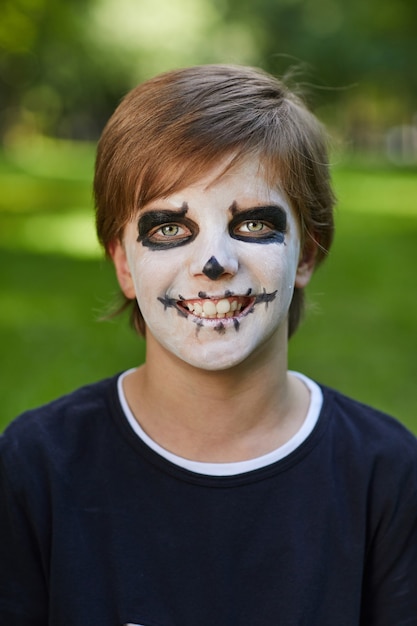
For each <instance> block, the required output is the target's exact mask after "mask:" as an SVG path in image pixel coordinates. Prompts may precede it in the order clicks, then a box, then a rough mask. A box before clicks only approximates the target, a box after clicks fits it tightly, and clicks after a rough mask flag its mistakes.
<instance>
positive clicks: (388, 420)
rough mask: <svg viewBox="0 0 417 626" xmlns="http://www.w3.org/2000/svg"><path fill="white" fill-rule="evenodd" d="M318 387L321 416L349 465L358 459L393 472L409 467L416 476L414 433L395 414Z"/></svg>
mask: <svg viewBox="0 0 417 626" xmlns="http://www.w3.org/2000/svg"><path fill="white" fill-rule="evenodd" d="M321 387H322V391H323V398H324V402H323V410H322V413H323V417H324V419H325V420H326V421H327V425H328V428H329V433H330V437H331V438H332V445H333V446H334V449H335V450H337V451H338V453H339V454H341V455H349V456H348V458H350V460H351V462H352V464H353V463H354V462H355V460H358V459H359V460H361V461H362V462H366V463H368V464H372V465H373V466H375V465H381V466H385V468H386V469H387V471H391V472H394V473H395V472H396V471H401V469H404V468H405V467H408V469H412V470H413V472H414V473H415V475H416V476H417V438H416V437H415V435H414V434H413V433H411V432H410V431H409V430H408V429H407V428H406V427H405V426H404V425H403V424H401V423H400V422H399V421H398V420H397V419H395V418H394V417H392V416H390V415H388V414H386V413H384V412H382V411H379V410H378V409H375V408H373V407H371V406H368V405H366V404H364V403H362V402H359V401H357V400H354V399H352V398H349V397H347V396H345V395H344V394H342V393H340V392H338V391H335V390H334V389H330V388H328V387H324V386H321ZM389 468H391V469H389Z"/></svg>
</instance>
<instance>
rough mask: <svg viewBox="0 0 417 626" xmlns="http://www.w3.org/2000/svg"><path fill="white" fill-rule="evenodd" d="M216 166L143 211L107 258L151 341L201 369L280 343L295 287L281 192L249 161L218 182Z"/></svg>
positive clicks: (294, 235)
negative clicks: (132, 299) (273, 341)
mask: <svg viewBox="0 0 417 626" xmlns="http://www.w3.org/2000/svg"><path fill="white" fill-rule="evenodd" d="M224 165H225V163H222V167H220V168H218V169H216V171H213V172H210V174H209V175H208V176H207V177H205V178H204V179H202V180H200V181H199V182H198V183H196V184H193V185H191V186H189V187H187V188H185V189H182V190H181V191H179V192H177V193H174V194H172V195H171V196H168V197H166V198H162V199H160V200H155V201H153V202H151V203H150V204H148V205H147V206H145V207H144V208H143V209H142V210H141V211H140V213H139V215H138V216H137V219H135V220H132V221H131V222H130V223H129V224H128V225H127V227H126V230H125V233H124V241H123V246H124V250H123V249H122V248H121V246H120V245H119V253H120V254H119V255H117V254H116V255H113V256H114V260H115V264H116V269H117V271H118V276H119V282H120V284H121V286H122V289H123V290H124V292H125V294H126V295H127V296H128V297H133V295H136V298H137V300H138V303H139V306H140V309H141V311H142V314H143V317H144V319H145V322H146V325H147V337H148V340H149V339H150V340H151V341H150V343H152V342H153V341H154V340H155V341H156V342H158V343H159V344H161V345H162V346H163V347H164V348H165V349H166V350H168V351H169V352H171V353H172V354H174V355H175V356H176V357H178V358H179V359H182V360H184V361H186V362H187V363H189V364H190V365H193V366H195V367H198V368H202V369H207V370H220V369H225V368H229V367H232V366H234V365H237V364H238V363H241V362H242V361H243V360H245V359H246V358H248V357H249V356H250V355H251V354H253V353H254V352H255V351H256V350H257V349H258V348H260V347H261V346H263V345H264V344H265V342H267V341H269V340H271V338H272V337H273V336H277V334H279V336H280V337H282V341H283V342H285V343H286V340H287V326H286V320H287V314H288V309H289V305H290V303H291V298H292V294H293V289H294V285H295V284H296V282H297V279H298V280H303V278H302V277H301V276H298V274H299V273H300V270H298V271H297V267H298V266H299V256H300V238H299V230H298V225H297V221H296V217H295V215H294V213H293V210H292V209H291V207H290V205H289V203H288V200H287V199H286V198H285V196H284V194H282V193H280V192H279V191H278V190H276V189H272V188H271V187H269V186H268V185H267V184H266V182H265V180H264V179H263V177H262V176H261V175H260V171H259V162H258V161H257V160H256V159H253V160H248V161H245V163H243V164H242V165H241V166H238V167H235V168H233V169H231V170H230V171H229V172H228V173H226V174H225V175H223V176H221V177H220V178H218V179H217V180H216V177H217V176H218V174H219V173H220V172H221V171H222V170H223V168H224ZM121 258H122V259H124V261H122V260H120V259H121ZM123 262H124V263H125V265H126V264H127V269H126V270H125V278H124V279H123V280H121V274H122V273H123V272H122V270H121V265H122V264H123ZM310 273H311V272H309V273H308V277H309V275H310ZM126 276H127V278H126ZM297 277H298V278H297ZM308 277H307V278H306V279H305V280H306V282H308ZM302 286H304V284H303V285H302ZM149 334H150V335H151V337H150V336H149Z"/></svg>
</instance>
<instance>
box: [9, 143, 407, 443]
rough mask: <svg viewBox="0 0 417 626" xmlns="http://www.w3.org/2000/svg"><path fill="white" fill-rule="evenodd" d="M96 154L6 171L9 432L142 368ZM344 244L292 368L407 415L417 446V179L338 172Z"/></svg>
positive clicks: (42, 153) (325, 272)
mask: <svg viewBox="0 0 417 626" xmlns="http://www.w3.org/2000/svg"><path fill="white" fill-rule="evenodd" d="M92 164H93V151H92V149H91V147H90V146H80V147H78V148H77V149H76V150H74V148H72V147H71V146H68V147H66V146H59V149H58V148H56V147H54V146H53V145H52V146H49V145H47V146H44V147H43V149H41V150H38V149H36V150H35V149H31V150H26V151H25V152H22V151H20V152H16V153H15V154H12V155H8V157H7V158H6V157H5V156H3V157H1V159H0V188H1V194H0V272H1V307H0V341H1V346H2V350H1V353H0V355H1V356H0V359H1V400H2V402H1V405H2V415H1V420H0V429H1V428H2V427H4V426H5V425H6V424H7V423H8V422H9V421H10V420H11V419H12V418H13V417H14V416H15V415H17V414H18V413H20V412H21V411H23V410H24V409H26V408H29V407H33V406H36V405H38V404H40V403H43V402H46V401H48V400H50V399H52V398H54V397H56V396H58V395H60V394H62V393H65V392H68V391H70V390H71V389H73V388H75V387H76V386H78V385H81V384H84V383H88V382H91V381H94V380H97V379H99V378H101V377H103V376H107V375H111V374H113V373H115V372H117V371H119V370H122V369H124V368H127V367H131V366H134V365H135V364H137V363H138V362H140V361H141V359H142V358H143V348H144V346H143V342H142V341H141V340H139V339H137V337H136V336H135V335H134V334H133V332H132V331H130V329H129V328H128V322H127V320H126V319H125V318H122V319H120V320H116V321H112V322H101V321H99V317H100V315H101V314H102V313H103V311H104V310H105V306H106V303H108V302H109V300H111V299H112V297H113V294H114V293H115V292H116V291H117V289H116V282H115V279H114V277H113V272H112V269H111V267H110V266H109V264H108V263H106V262H104V261H102V260H101V257H100V253H99V251H98V248H97V245H96V244H95V239H94V232H93V231H94V229H93V217H92V213H93V210H92V200H91V178H92ZM334 179H335V184H336V189H337V193H338V196H339V198H340V203H339V208H338V212H337V237H336V241H335V245H334V249H333V251H332V254H331V257H330V259H329V260H328V262H327V263H326V264H325V265H324V266H323V267H322V268H321V269H320V270H319V271H318V272H317V274H316V276H315V278H314V280H313V283H312V285H311V287H310V289H309V302H310V309H311V310H310V311H309V313H308V316H307V318H306V321H305V322H304V324H303V326H302V328H301V330H300V331H299V332H298V333H297V335H296V337H295V338H294V339H293V340H292V342H291V353H290V366H291V367H292V368H294V369H299V370H301V371H303V372H305V373H306V374H308V375H310V376H313V377H314V378H316V379H317V380H319V381H320V382H324V383H326V384H328V385H331V386H335V387H337V388H339V389H340V390H342V391H343V392H345V393H347V394H350V395H353V396H355V397H357V398H358V399H360V400H363V401H364V402H368V403H371V404H374V405H375V406H377V407H379V408H381V409H383V410H385V411H387V412H390V413H393V414H395V415H397V416H398V417H399V418H400V419H401V420H402V421H403V422H404V423H405V424H407V425H408V426H409V427H410V428H411V429H412V430H414V431H415V432H416V433H417V412H416V408H417V400H416V396H417V393H416V383H415V378H416V374H417V356H416V355H417V332H416V327H417V323H416V319H417V295H416V294H417V290H416V287H417V279H416V271H415V265H416V260H417V252H416V251H417V174H416V172H411V171H398V170H389V169H379V170H378V169H372V170H359V169H357V170H355V169H352V168H348V167H347V166H346V165H345V166H342V165H340V166H338V167H336V168H335V171H334Z"/></svg>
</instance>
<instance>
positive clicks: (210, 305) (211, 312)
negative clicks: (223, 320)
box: [203, 300, 217, 317]
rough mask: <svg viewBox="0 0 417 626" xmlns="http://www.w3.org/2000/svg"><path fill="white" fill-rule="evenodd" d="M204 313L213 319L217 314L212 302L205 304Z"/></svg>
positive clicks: (208, 301) (207, 301)
mask: <svg viewBox="0 0 417 626" xmlns="http://www.w3.org/2000/svg"><path fill="white" fill-rule="evenodd" d="M203 311H204V313H205V314H206V315H207V316H208V317H211V316H212V315H216V314H217V309H216V305H215V304H214V302H213V301H212V300H206V301H205V302H204V304H203Z"/></svg>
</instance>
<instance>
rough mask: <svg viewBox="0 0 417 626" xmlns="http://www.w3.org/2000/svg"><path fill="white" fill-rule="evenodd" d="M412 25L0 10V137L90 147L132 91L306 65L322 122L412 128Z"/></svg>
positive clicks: (177, 7)
mask: <svg viewBox="0 0 417 626" xmlns="http://www.w3.org/2000/svg"><path fill="white" fill-rule="evenodd" d="M416 23H417V3H416V2H415V0H397V1H396V2H395V3H393V2H392V0H367V2H363V0H351V2H349V3H346V2H345V1H344V0H257V2H256V3H255V2H253V0H118V1H117V2H115V0H2V4H1V6H0V135H3V137H4V136H5V133H6V131H7V132H9V133H10V129H13V132H17V131H19V132H25V133H26V132H29V131H30V130H33V131H35V132H42V133H47V134H54V135H59V136H65V137H76V138H95V137H96V136H97V134H98V133H99V131H100V129H101V128H102V126H103V124H104V122H105V120H106V119H107V118H108V116H109V114H110V113H111V111H112V110H113V109H114V106H115V105H116V104H117V102H118V100H119V99H120V97H121V96H122V95H123V93H124V92H126V91H127V90H128V89H129V88H130V87H131V86H132V85H133V84H135V83H136V82H138V81H140V80H142V79H144V78H147V77H148V76H150V75H152V74H154V73H156V72H159V71H163V70H165V69H169V68H171V67H174V66H180V65H188V64H193V63H207V62H221V61H224V62H236V63H251V64H256V65H260V66H262V67H264V68H265V69H267V70H270V71H272V72H274V73H276V74H283V73H285V72H286V70H287V69H288V68H290V67H291V66H292V65H297V64H299V65H300V66H301V73H300V76H302V77H303V78H302V79H301V78H300V82H304V83H305V86H306V87H308V85H307V83H308V82H310V83H312V84H314V85H315V87H312V88H311V91H312V93H313V94H314V102H313V103H312V104H313V105H314V106H316V107H322V109H323V116H324V117H325V118H326V121H328V120H330V122H331V121H332V119H333V118H335V119H334V121H335V124H336V125H337V126H338V127H341V126H343V125H345V127H346V131H347V132H348V133H349V134H351V135H352V136H355V134H358V136H361V137H364V136H366V129H368V130H369V128H371V127H372V126H375V128H379V127H381V126H385V127H388V126H390V125H394V124H399V123H401V122H407V121H408V122H409V121H411V118H412V115H413V113H414V112H415V102H416V96H417V72H416V71H415V68H414V62H415V59H416V58H417V37H416V26H415V25H416ZM335 101H338V102H339V103H340V102H341V101H343V103H344V107H343V108H341V107H339V106H338V107H335V106H333V104H334V102H335ZM335 111H339V113H338V114H336V113H335ZM340 111H342V112H343V114H342V115H341V113H340ZM336 115H337V116H338V117H336ZM371 130H372V128H371Z"/></svg>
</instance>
